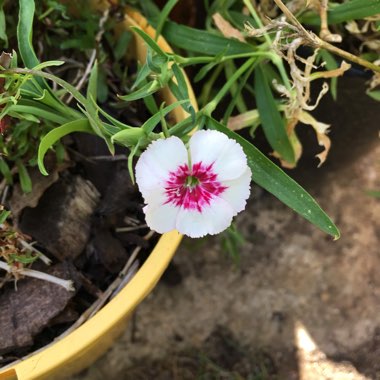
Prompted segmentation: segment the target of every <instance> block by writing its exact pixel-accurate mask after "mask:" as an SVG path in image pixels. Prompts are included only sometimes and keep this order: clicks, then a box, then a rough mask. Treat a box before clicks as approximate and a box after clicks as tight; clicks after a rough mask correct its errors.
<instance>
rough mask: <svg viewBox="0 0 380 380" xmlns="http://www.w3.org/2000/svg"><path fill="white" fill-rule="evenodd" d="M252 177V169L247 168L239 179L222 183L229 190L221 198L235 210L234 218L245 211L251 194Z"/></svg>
mask: <svg viewBox="0 0 380 380" xmlns="http://www.w3.org/2000/svg"><path fill="white" fill-rule="evenodd" d="M251 177H252V173H251V169H250V168H248V167H247V168H246V170H245V172H244V173H243V174H242V175H241V176H240V177H239V178H236V179H233V180H229V181H223V182H222V185H223V186H225V187H227V189H226V190H225V191H224V192H223V193H221V194H220V195H219V197H220V198H222V199H224V200H225V201H226V202H227V203H229V205H230V206H231V207H232V208H233V210H234V216H235V215H236V214H237V213H238V212H240V211H242V210H244V209H245V206H246V204H247V199H248V198H249V194H250V192H251V186H250V184H251Z"/></svg>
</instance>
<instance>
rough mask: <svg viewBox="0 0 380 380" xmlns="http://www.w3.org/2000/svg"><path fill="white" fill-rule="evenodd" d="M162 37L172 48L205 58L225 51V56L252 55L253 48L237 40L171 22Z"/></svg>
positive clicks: (168, 22) (166, 25)
mask: <svg viewBox="0 0 380 380" xmlns="http://www.w3.org/2000/svg"><path fill="white" fill-rule="evenodd" d="M162 33H163V36H164V37H165V38H166V40H167V41H168V42H169V43H170V44H171V45H174V46H177V47H179V48H182V49H185V50H186V51H192V52H196V53H200V54H204V55H207V56H213V55H217V54H219V53H220V52H222V51H225V54H226V55H235V54H243V53H252V52H253V51H254V47H253V46H251V45H249V44H246V43H244V42H240V41H238V40H234V39H229V38H226V37H222V36H220V35H217V34H213V33H210V32H207V31H205V30H200V29H195V28H190V27H188V26H185V25H180V24H177V23H175V22H172V21H167V22H166V23H165V27H164V30H163V32H162Z"/></svg>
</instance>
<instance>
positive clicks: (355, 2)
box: [300, 0, 380, 25]
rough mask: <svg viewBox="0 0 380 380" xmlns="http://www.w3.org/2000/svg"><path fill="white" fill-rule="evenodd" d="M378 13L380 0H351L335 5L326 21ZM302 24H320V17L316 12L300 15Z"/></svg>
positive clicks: (353, 18)
mask: <svg viewBox="0 0 380 380" xmlns="http://www.w3.org/2000/svg"><path fill="white" fill-rule="evenodd" d="M379 13H380V0H351V1H346V2H344V3H342V4H339V5H337V6H336V7H334V8H333V9H331V10H329V12H328V23H329V24H339V23H342V22H345V21H350V20H359V19H363V18H365V17H370V16H376V15H378V14H379ZM300 21H301V22H302V23H303V24H308V25H320V23H321V19H320V17H319V15H318V14H316V13H308V14H305V15H304V16H302V17H300Z"/></svg>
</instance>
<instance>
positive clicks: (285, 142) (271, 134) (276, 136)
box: [255, 66, 295, 163]
mask: <svg viewBox="0 0 380 380" xmlns="http://www.w3.org/2000/svg"><path fill="white" fill-rule="evenodd" d="M255 93H256V103H257V108H258V110H259V114H260V120H261V124H262V127H263V130H264V134H265V137H266V138H267V140H268V142H269V144H270V145H271V147H272V148H273V149H274V150H275V151H276V152H277V153H279V154H280V156H281V157H282V158H283V159H284V160H286V161H288V162H289V163H294V160H295V158H294V151H293V148H292V145H291V143H290V141H289V137H288V135H287V133H286V130H285V124H284V121H283V119H282V117H281V114H280V111H279V110H278V108H277V105H276V102H275V100H274V97H273V94H272V90H271V88H270V86H269V83H268V80H267V78H266V76H265V74H264V72H263V70H262V69H261V67H260V66H257V68H256V70H255Z"/></svg>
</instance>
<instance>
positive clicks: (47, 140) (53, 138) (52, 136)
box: [38, 119, 94, 175]
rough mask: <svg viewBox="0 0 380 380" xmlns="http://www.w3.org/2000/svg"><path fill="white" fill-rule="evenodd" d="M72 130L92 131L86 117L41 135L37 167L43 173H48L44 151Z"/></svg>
mask: <svg viewBox="0 0 380 380" xmlns="http://www.w3.org/2000/svg"><path fill="white" fill-rule="evenodd" d="M73 132H87V133H94V131H93V130H92V128H91V126H90V123H89V121H88V120H87V119H79V120H75V121H71V122H69V123H66V124H64V125H62V126H60V127H57V128H54V129H53V130H51V131H50V132H49V133H48V134H47V135H45V136H44V137H43V139H42V140H41V142H40V145H39V147H38V167H39V169H40V172H41V173H42V174H43V175H48V172H47V171H46V169H45V165H44V157H45V154H46V152H47V151H48V150H49V149H50V148H51V147H52V146H53V145H54V144H55V143H56V142H57V141H58V140H60V139H61V138H62V137H64V136H66V135H69V134H70V133H73Z"/></svg>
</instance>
